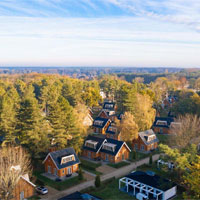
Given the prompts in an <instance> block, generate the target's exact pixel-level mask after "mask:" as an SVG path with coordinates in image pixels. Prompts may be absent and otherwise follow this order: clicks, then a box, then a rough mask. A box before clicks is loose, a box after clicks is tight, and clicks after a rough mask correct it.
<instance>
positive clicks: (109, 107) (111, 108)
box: [103, 101, 117, 111]
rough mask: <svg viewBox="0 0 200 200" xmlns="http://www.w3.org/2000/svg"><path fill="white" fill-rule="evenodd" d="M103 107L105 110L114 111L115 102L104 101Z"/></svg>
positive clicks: (115, 107)
mask: <svg viewBox="0 0 200 200" xmlns="http://www.w3.org/2000/svg"><path fill="white" fill-rule="evenodd" d="M103 109H104V110H106V111H116V109H117V106H116V103H115V102H110V101H108V102H104V104H103Z"/></svg>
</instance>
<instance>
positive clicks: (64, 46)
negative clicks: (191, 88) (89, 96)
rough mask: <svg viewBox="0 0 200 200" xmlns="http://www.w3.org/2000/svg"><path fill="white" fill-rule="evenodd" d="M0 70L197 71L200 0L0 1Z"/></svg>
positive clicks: (198, 63) (199, 37) (199, 60)
mask: <svg viewBox="0 0 200 200" xmlns="http://www.w3.org/2000/svg"><path fill="white" fill-rule="evenodd" d="M0 27H1V28H0V66H137V67H199V66H200V56H199V55H200V0H1V1H0Z"/></svg>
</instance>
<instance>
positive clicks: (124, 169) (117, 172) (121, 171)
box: [43, 154, 160, 200]
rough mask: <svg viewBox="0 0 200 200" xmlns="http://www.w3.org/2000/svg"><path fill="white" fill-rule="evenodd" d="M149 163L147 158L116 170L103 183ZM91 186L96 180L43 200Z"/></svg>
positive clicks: (102, 179)
mask: <svg viewBox="0 0 200 200" xmlns="http://www.w3.org/2000/svg"><path fill="white" fill-rule="evenodd" d="M159 156H160V155H159V154H158V155H154V156H153V161H155V160H158V158H159ZM148 163H149V158H145V159H142V160H139V161H137V162H135V163H131V164H130V165H127V166H125V167H122V168H119V169H116V170H115V171H113V172H112V173H109V174H105V175H102V176H101V181H105V180H107V179H110V178H112V177H115V178H120V177H122V176H125V175H127V174H128V173H130V172H131V171H133V170H134V169H136V168H137V167H139V166H141V165H143V164H148ZM91 186H94V180H91V181H87V182H84V183H81V184H79V185H76V186H74V187H71V188H69V189H66V190H63V191H59V192H57V193H56V194H54V195H51V197H48V198H43V199H44V200H47V199H48V200H57V199H59V198H61V197H64V196H66V195H69V194H71V193H73V192H76V191H81V190H83V189H86V188H88V187H91Z"/></svg>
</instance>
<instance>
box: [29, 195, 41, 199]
mask: <svg viewBox="0 0 200 200" xmlns="http://www.w3.org/2000/svg"><path fill="white" fill-rule="evenodd" d="M37 199H41V198H40V197H39V196H37V195H34V196H32V197H30V198H28V200H37Z"/></svg>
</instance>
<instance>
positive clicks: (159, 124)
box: [152, 117, 174, 134]
mask: <svg viewBox="0 0 200 200" xmlns="http://www.w3.org/2000/svg"><path fill="white" fill-rule="evenodd" d="M172 122H174V118H172V117H156V118H155V121H154V123H153V126H152V129H153V131H154V132H155V133H157V134H170V133H171V132H170V127H171V123H172Z"/></svg>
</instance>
